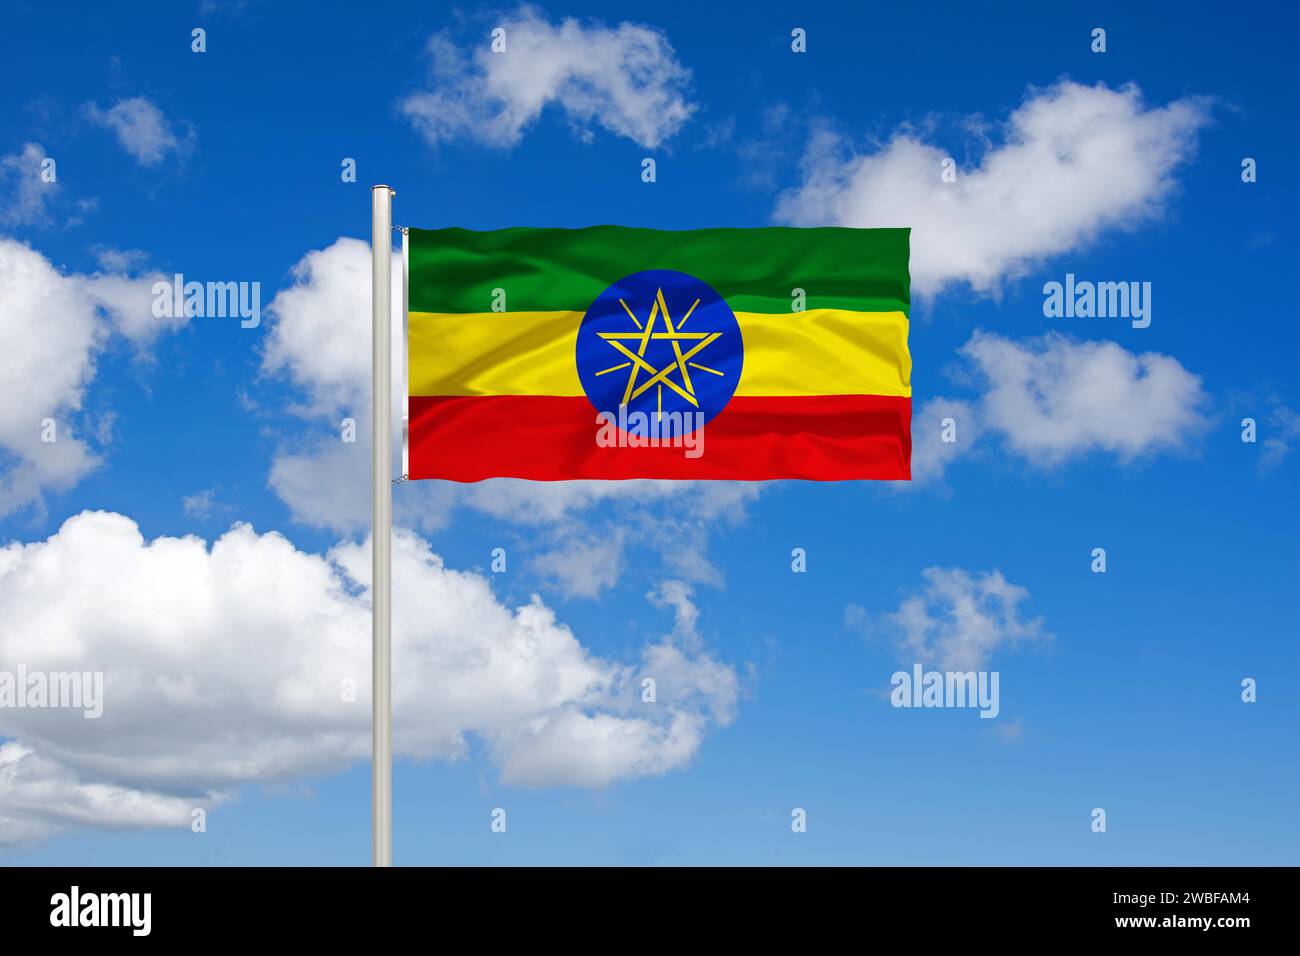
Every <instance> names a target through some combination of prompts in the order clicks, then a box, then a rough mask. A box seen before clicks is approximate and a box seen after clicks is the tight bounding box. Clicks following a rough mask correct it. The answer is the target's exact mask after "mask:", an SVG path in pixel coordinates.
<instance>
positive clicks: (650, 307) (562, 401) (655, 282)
mask: <svg viewBox="0 0 1300 956" xmlns="http://www.w3.org/2000/svg"><path fill="white" fill-rule="evenodd" d="M908 232H909V231H908V230H907V229H843V228H824V229H795V228H765V229H701V230H693V231H681V232H669V231H660V230H652V229H629V228H623V227H618V226H596V227H592V228H587V229H522V228H521V229H503V230H499V231H492V232H474V231H470V230H466V229H439V230H421V229H410V230H409V232H408V235H407V241H408V242H409V247H408V256H409V272H408V309H409V311H408V316H407V323H408V324H407V382H408V396H407V398H408V433H407V435H408V437H407V442H408V445H407V461H408V477H410V478H412V479H419V478H444V479H450V480H453V481H479V480H481V479H484V478H492V477H515V478H529V479H535V480H542V481H554V480H562V479H571V478H613V479H619V478H682V479H696V478H712V479H737V480H763V479H771V478H804V479H812V480H819V481H835V480H843V479H853V478H873V479H907V478H910V476H911V446H912V441H911V414H912V412H911V408H912V399H911V394H912V390H911V364H912V363H911V356H910V354H909V352H908V347H907V332H908V306H909V285H910V281H909V276H908Z"/></svg>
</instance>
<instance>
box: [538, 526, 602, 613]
mask: <svg viewBox="0 0 1300 956" xmlns="http://www.w3.org/2000/svg"><path fill="white" fill-rule="evenodd" d="M624 536H625V535H624V534H623V532H622V531H616V532H615V533H613V534H612V535H609V536H606V537H596V536H594V535H589V536H570V537H569V538H568V540H566V541H564V542H563V543H562V544H561V545H560V546H559V547H556V548H553V549H551V550H550V551H546V552H543V553H542V554H539V555H537V556H536V557H534V558H532V559H531V560H530V562H529V564H530V565H531V567H532V569H533V570H534V571H535V572H536V573H537V574H538V575H539V576H540V577H541V578H542V579H543V580H546V581H550V582H551V583H552V584H553V585H555V586H556V587H557V588H558V589H559V591H560V593H561V594H563V595H565V596H566V597H583V598H594V597H598V596H599V595H600V592H601V591H604V590H606V589H607V588H611V587H613V586H614V585H615V584H616V583H617V582H618V575H619V570H620V567H621V565H622V562H623V539H624Z"/></svg>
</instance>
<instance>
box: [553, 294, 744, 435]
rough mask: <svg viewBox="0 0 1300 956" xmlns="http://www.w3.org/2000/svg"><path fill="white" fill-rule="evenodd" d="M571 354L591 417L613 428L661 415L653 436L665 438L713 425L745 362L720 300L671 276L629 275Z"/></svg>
mask: <svg viewBox="0 0 1300 956" xmlns="http://www.w3.org/2000/svg"><path fill="white" fill-rule="evenodd" d="M575 352H576V358H577V363H578V379H579V380H580V381H581V382H582V388H583V391H585V392H586V393H587V398H588V399H590V401H591V404H592V405H593V406H595V408H596V411H598V412H607V413H609V414H610V415H611V416H613V418H614V420H615V421H625V420H627V419H626V417H625V416H628V415H632V414H633V413H635V412H643V413H645V415H646V416H648V417H651V416H655V415H658V414H659V413H662V417H661V418H659V420H658V423H657V425H658V427H657V429H656V430H657V433H658V434H659V435H660V436H661V437H663V438H671V437H675V436H678V435H687V434H690V433H691V432H693V431H694V430H695V429H696V428H697V427H698V426H699V425H701V424H706V423H708V422H710V421H712V420H713V418H714V417H715V416H716V415H717V414H718V413H719V412H720V411H722V409H723V408H725V407H726V404H727V402H729V401H731V396H732V395H734V394H735V393H736V386H737V385H739V384H740V371H741V367H742V366H743V365H744V360H745V345H744V342H743V341H742V339H741V335H740V323H739V322H737V321H736V314H735V313H734V312H732V311H731V308H730V307H729V306H728V305H727V303H726V301H725V300H724V299H723V298H722V296H720V295H718V293H717V292H716V291H715V290H714V289H713V287H712V286H710V285H708V284H707V283H705V282H703V281H701V280H700V279H697V278H695V276H692V275H688V274H686V273H685V272H674V271H672V270H670V269H647V270H646V271H644V272H634V273H632V274H631V275H626V276H624V277H623V278H621V279H619V280H618V281H617V282H615V283H613V284H612V285H611V286H609V288H607V289H606V290H605V291H604V292H602V293H601V294H600V295H598V296H597V297H596V300H595V301H594V302H592V303H591V306H590V307H589V308H588V309H587V314H586V315H585V316H584V317H583V319H582V325H581V326H579V328H578V341H577V346H576V349H575ZM625 402H626V404H627V410H626V412H625V413H623V416H624V417H620V410H619V406H620V405H622V404H624V403H625ZM674 412H675V413H678V414H675V415H674V414H672V413H674ZM638 417H639V416H638ZM634 420H635V419H634Z"/></svg>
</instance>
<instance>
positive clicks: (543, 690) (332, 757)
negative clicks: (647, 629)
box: [0, 512, 739, 842]
mask: <svg viewBox="0 0 1300 956" xmlns="http://www.w3.org/2000/svg"><path fill="white" fill-rule="evenodd" d="M369 584H370V555H369V547H368V545H365V544H357V543H342V544H340V545H338V546H337V547H335V548H334V549H332V550H331V551H330V552H329V553H327V554H325V555H317V554H311V553H307V552H304V551H300V550H298V549H297V548H296V547H295V546H294V545H293V544H292V543H290V542H289V541H288V540H287V539H285V538H284V537H283V536H281V535H279V534H275V533H270V534H258V533H256V532H255V531H254V530H253V529H252V528H251V527H249V526H248V525H244V524H237V525H235V526H233V527H232V528H231V529H230V530H229V531H228V532H227V533H226V534H224V535H222V536H221V537H219V538H218V539H216V540H215V541H212V542H211V544H210V545H209V543H208V542H206V541H204V540H202V539H201V538H198V537H194V536H187V537H184V538H169V537H160V538H157V539H154V540H152V541H147V540H145V539H144V538H143V536H142V535H141V533H140V530H139V528H138V527H137V525H136V524H135V522H134V521H132V520H131V519H130V518H127V517H125V516H123V515H120V514H114V513H108V512H83V513H81V514H79V515H76V516H74V517H72V518H70V519H68V521H66V522H65V523H64V524H63V526H62V527H61V528H60V529H59V531H58V532H57V533H56V534H54V535H52V536H51V537H50V538H49V539H47V540H45V541H37V542H32V543H20V542H14V543H11V544H9V545H8V546H7V547H5V548H4V549H2V550H0V620H3V621H4V622H5V627H4V628H3V630H0V660H2V661H4V662H5V667H6V668H7V669H12V668H16V667H17V666H18V665H19V664H20V663H21V664H22V665H23V666H25V667H26V668H27V669H28V671H29V672H32V671H42V672H59V671H69V670H77V671H87V670H90V671H100V672H102V673H103V675H104V687H103V700H102V710H103V713H102V716H101V717H99V718H98V719H85V718H84V717H83V716H82V713H81V712H80V711H75V710H68V709H44V710H41V709H21V708H4V709H0V739H6V740H8V741H9V742H8V743H5V744H3V745H0V842H4V841H6V840H14V839H36V838H40V837H42V836H45V835H48V834H50V833H54V832H58V831H60V830H63V829H66V828H68V827H74V826H97V827H108V828H112V827H142V826H177V825H184V824H186V823H188V821H189V808H191V807H195V806H208V805H212V804H215V803H219V802H220V801H222V800H224V799H227V798H229V797H231V796H232V795H233V794H234V793H235V791H236V790H237V788H238V787H239V786H240V785H241V784H245V783H248V782H273V781H287V780H292V779H295V778H298V777H301V776H304V775H310V774H318V773H330V772H335V771H338V770H341V769H343V768H345V767H346V766H348V765H349V764H352V763H354V762H357V761H362V760H365V759H367V757H368V754H369V747H370V736H369V726H370V707H369V687H370V679H369V675H370V615H369V591H368V588H369ZM393 591H394V596H395V605H394V629H393V658H394V661H395V662H396V666H395V667H394V672H393V679H394V683H393V706H394V747H395V752H396V753H397V754H398V755H399V756H403V757H409V758H415V759H424V758H441V759H452V760H455V759H467V758H468V757H470V756H471V754H472V742H473V741H479V742H481V743H482V744H483V746H484V750H485V753H486V754H487V755H488V757H489V759H490V760H491V761H492V762H493V763H495V764H496V765H497V766H498V767H499V769H500V774H501V778H502V780H503V782H505V783H507V784H512V785H518V786H526V787H527V786H548V785H557V784H568V785H582V786H592V787H601V786H605V785H608V784H611V783H614V782H616V781H620V780H627V779H631V778H636V777H641V776H646V775H650V774H660V773H664V772H666V771H669V770H672V769H675V768H679V767H682V766H683V765H685V763H686V762H687V761H689V760H690V758H691V757H692V756H693V755H694V753H695V752H696V751H697V750H698V748H699V746H700V743H701V741H702V740H703V738H704V736H705V735H706V734H707V733H708V731H709V729H710V728H711V727H717V726H721V725H723V724H726V723H728V722H730V721H731V720H732V719H733V717H734V713H735V707H736V703H737V700H738V696H739V687H738V681H737V678H736V674H735V672H734V670H733V669H732V668H731V667H730V666H729V665H726V664H723V663H720V662H718V661H716V660H715V659H713V658H712V657H710V656H709V655H708V654H707V653H706V652H704V651H703V650H701V649H700V648H699V645H698V643H697V642H685V641H679V640H678V639H677V638H676V637H675V636H674V635H673V634H669V635H667V636H665V637H663V638H661V639H658V640H656V641H652V642H651V643H649V644H647V645H645V646H644V647H643V648H642V650H641V655H640V659H639V660H638V661H636V662H635V663H621V662H619V661H616V660H612V659H607V658H602V657H598V656H595V655H593V654H591V653H590V652H588V651H587V650H586V649H585V648H584V647H583V646H582V644H581V643H580V642H579V640H578V639H577V637H576V636H575V635H574V634H573V632H572V631H570V630H569V628H568V627H566V626H565V625H564V624H563V623H561V622H560V621H558V620H557V619H556V617H555V614H554V613H553V612H552V611H551V610H550V609H549V608H547V607H546V606H545V605H543V604H542V603H541V601H540V600H539V599H537V598H536V597H534V598H533V599H532V600H531V601H529V602H528V603H524V604H522V605H520V606H518V607H513V608H511V607H506V606H504V605H503V604H501V603H500V601H499V600H498V599H497V597H496V596H495V595H494V594H493V592H492V588H491V586H490V585H489V583H488V581H487V580H486V579H485V578H484V577H483V576H481V575H477V574H472V573H464V572H458V571H453V570H451V569H448V568H447V567H446V566H445V565H444V564H443V562H442V560H441V559H440V558H439V557H438V556H437V555H435V554H433V553H432V552H431V550H430V549H429V546H428V544H427V543H426V542H425V541H423V540H422V539H421V538H419V537H418V536H416V535H415V534H412V533H409V532H401V531H399V532H397V533H396V535H395V537H394V543H393ZM645 676H649V677H653V678H654V679H655V681H656V683H657V685H658V689H659V692H658V698H657V703H656V704H654V705H648V704H643V703H641V698H640V692H641V680H642V679H643V677H645ZM349 688H353V689H354V690H355V697H354V699H349V694H348V690H349ZM14 834H16V835H17V836H16V837H15V836H14Z"/></svg>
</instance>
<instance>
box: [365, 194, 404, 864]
mask: <svg viewBox="0 0 1300 956" xmlns="http://www.w3.org/2000/svg"><path fill="white" fill-rule="evenodd" d="M395 195H397V194H396V193H395V192H393V190H391V189H389V188H388V187H387V186H375V187H374V188H373V189H372V190H371V191H370V196H371V200H372V203H371V227H372V239H371V245H370V250H371V264H372V266H373V269H372V271H371V319H372V329H373V335H372V338H371V345H370V350H371V356H370V357H371V369H372V378H373V382H374V395H373V396H372V404H373V406H374V407H373V408H372V409H371V416H372V417H371V446H372V452H373V459H372V460H371V467H370V479H371V482H372V484H373V491H372V494H373V496H374V498H373V508H372V510H371V515H370V547H371V552H372V554H371V560H372V575H371V587H370V592H371V595H372V601H373V603H372V610H371V638H372V645H371V671H370V680H371V687H370V695H371V708H372V709H371V715H370V720H371V769H370V801H371V809H370V845H371V863H372V865H374V866H392V865H393V702H392V678H393V554H392V548H393V541H392V537H393V475H392V471H393V460H392V448H391V446H392V440H393V433H392V430H391V429H392V422H391V418H392V401H393V398H392V382H393V369H392V364H393V352H392V343H393V314H392V309H393V303H392V295H393V266H392V262H393V196H395Z"/></svg>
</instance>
